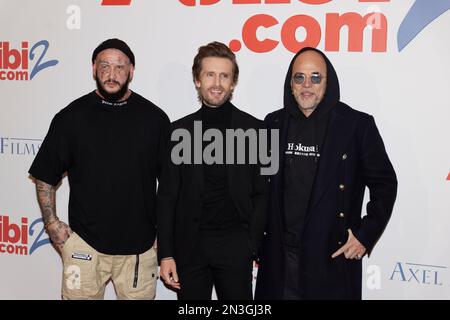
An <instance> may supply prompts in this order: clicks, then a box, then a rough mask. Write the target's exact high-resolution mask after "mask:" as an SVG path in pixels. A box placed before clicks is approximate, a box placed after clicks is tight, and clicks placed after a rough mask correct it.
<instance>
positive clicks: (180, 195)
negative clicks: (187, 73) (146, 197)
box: [157, 42, 269, 300]
mask: <svg viewBox="0 0 450 320" xmlns="http://www.w3.org/2000/svg"><path fill="white" fill-rule="evenodd" d="M192 73H193V78H194V83H195V86H196V89H197V92H198V97H199V100H200V101H201V103H202V107H201V109H200V110H198V111H197V112H195V113H193V114H190V115H188V116H186V117H184V118H182V119H180V120H177V121H175V122H174V123H172V128H171V142H170V143H169V145H170V147H169V148H168V150H169V154H168V155H167V160H166V166H165V168H164V169H163V176H162V179H161V184H160V187H159V190H158V200H157V212H158V256H159V258H160V259H161V270H160V274H161V278H162V279H163V280H164V282H165V283H166V284H167V285H168V286H170V287H172V288H174V289H176V290H177V293H178V298H179V299H183V300H186V299H188V300H192V299H201V300H210V299H211V295H212V289H213V286H215V289H216V293H217V297H218V299H247V300H250V299H252V280H253V275H252V271H253V261H254V259H255V258H256V256H257V253H258V251H259V248H260V246H261V243H262V239H263V237H264V234H263V233H264V227H265V224H266V216H267V209H268V199H269V181H268V177H267V176H264V175H261V169H262V168H261V165H260V162H259V161H251V159H252V158H253V160H255V159H254V157H255V156H256V154H257V153H256V149H255V148H254V147H256V146H257V145H258V140H259V139H258V138H257V136H258V134H257V131H259V129H263V128H264V123H263V122H262V121H260V120H258V119H256V118H254V117H252V116H250V115H249V114H247V113H245V112H243V111H240V110H239V109H238V108H236V107H235V106H234V105H233V104H232V103H231V102H230V100H231V97H232V93H233V90H234V87H235V86H236V84H237V80H238V75H239V69H238V65H237V63H236V57H235V55H234V53H233V52H231V50H230V49H229V48H228V47H227V46H225V45H224V44H222V43H218V42H213V43H210V44H208V45H206V46H202V47H200V49H199V51H198V54H197V56H196V57H195V59H194V64H193V67H192ZM230 129H233V130H236V129H237V130H236V131H231V132H234V133H236V134H237V136H239V135H241V138H244V139H243V140H246V138H245V137H243V136H242V134H244V133H246V134H248V136H247V137H248V141H247V140H246V141H247V142H246V143H244V144H241V147H242V148H239V147H237V148H235V147H234V146H233V147H232V148H231V149H230V148H229V146H230V143H231V142H232V141H233V140H234V138H233V139H231V140H229V139H228V136H229V133H230ZM244 135H245V134H244ZM250 136H252V138H251V137H250ZM199 137H200V139H201V140H200V142H198V139H199ZM202 137H203V139H202ZM224 137H226V138H224ZM180 138H181V139H180ZM178 140H181V141H180V142H179V141H178ZM202 140H203V141H202ZM219 140H220V141H219ZM225 140H226V145H227V146H226V147H225V146H224V142H225ZM238 140H239V138H238ZM209 141H212V142H211V143H209ZM241 141H242V139H241ZM220 142H222V143H220ZM243 153H244V154H243ZM234 156H236V157H234ZM225 158H226V160H225ZM236 158H238V160H237V161H234V160H236ZM239 158H240V160H239Z"/></svg>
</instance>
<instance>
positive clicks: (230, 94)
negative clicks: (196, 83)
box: [197, 88, 233, 107]
mask: <svg viewBox="0 0 450 320" xmlns="http://www.w3.org/2000/svg"><path fill="white" fill-rule="evenodd" d="M220 89H222V90H223V88H220ZM197 98H198V101H200V102H201V103H205V104H206V105H208V106H213V107H220V106H221V105H223V104H224V103H225V102H227V101H228V100H230V101H231V99H233V90H231V91H230V92H228V93H227V94H225V95H224V97H223V98H222V99H220V100H212V99H210V98H209V97H208V95H207V94H205V95H203V94H202V92H200V89H197Z"/></svg>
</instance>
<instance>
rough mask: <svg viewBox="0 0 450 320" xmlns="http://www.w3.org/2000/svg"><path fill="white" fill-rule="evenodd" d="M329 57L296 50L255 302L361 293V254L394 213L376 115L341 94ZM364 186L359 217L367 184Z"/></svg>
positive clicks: (273, 117) (279, 114)
mask: <svg viewBox="0 0 450 320" xmlns="http://www.w3.org/2000/svg"><path fill="white" fill-rule="evenodd" d="M339 98H340V97H339V82H338V78H337V75H336V72H335V70H334V68H333V66H332V64H331V63H330V61H329V60H328V59H327V57H326V56H325V55H324V54H323V53H322V52H320V51H319V50H317V49H313V48H304V49H302V50H300V51H299V52H298V53H297V54H296V55H295V57H294V58H293V59H292V62H291V64H290V66H289V70H288V72H287V75H286V80H285V84H284V108H283V109H281V110H278V111H275V112H273V113H271V114H269V115H268V116H267V117H266V123H267V126H268V127H269V129H276V130H279V132H280V151H281V152H280V159H279V163H280V170H279V171H278V173H277V174H275V175H274V176H273V177H272V179H271V198H270V208H269V217H268V224H267V232H266V236H265V238H264V244H263V249H262V253H261V257H260V265H259V271H258V279H257V284H256V292H255V298H256V299H361V281H362V260H361V258H362V257H363V256H364V255H365V254H366V253H368V254H370V252H371V251H372V249H373V247H374V245H375V243H376V242H377V240H378V239H379V237H380V236H381V234H382V233H383V230H384V228H385V227H386V224H387V222H388V220H389V218H390V216H391V213H392V209H393V206H394V201H395V198H396V193H397V179H396V175H395V171H394V169H393V167H392V165H391V162H390V160H389V158H388V156H387V154H386V150H385V148H384V144H383V140H382V139H381V136H380V134H379V132H378V130H377V127H376V125H375V121H374V119H373V117H372V116H370V115H368V114H365V113H362V112H359V111H356V110H354V109H352V108H350V107H349V106H347V105H346V104H344V103H342V102H340V101H339ZM366 187H368V188H369V191H370V201H369V203H368V204H367V210H366V213H367V214H366V215H365V216H364V217H361V207H362V202H363V198H364V191H365V188H366Z"/></svg>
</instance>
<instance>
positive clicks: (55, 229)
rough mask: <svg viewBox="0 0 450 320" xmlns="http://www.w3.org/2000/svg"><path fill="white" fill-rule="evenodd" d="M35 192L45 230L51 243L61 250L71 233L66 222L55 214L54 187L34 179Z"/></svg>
mask: <svg viewBox="0 0 450 320" xmlns="http://www.w3.org/2000/svg"><path fill="white" fill-rule="evenodd" d="M36 193H37V199H38V202H39V207H40V208H41V212H42V219H43V220H44V225H45V226H46V231H47V233H48V235H49V236H50V239H51V240H52V242H53V244H54V245H55V246H56V248H57V249H58V251H59V252H61V249H62V247H63V246H64V243H65V242H66V240H67V239H68V238H69V236H70V234H71V233H72V230H70V228H69V226H68V225H67V224H65V223H64V222H62V221H59V219H58V216H57V215H56V188H55V187H54V186H52V185H50V184H47V183H45V182H43V181H41V180H38V179H36Z"/></svg>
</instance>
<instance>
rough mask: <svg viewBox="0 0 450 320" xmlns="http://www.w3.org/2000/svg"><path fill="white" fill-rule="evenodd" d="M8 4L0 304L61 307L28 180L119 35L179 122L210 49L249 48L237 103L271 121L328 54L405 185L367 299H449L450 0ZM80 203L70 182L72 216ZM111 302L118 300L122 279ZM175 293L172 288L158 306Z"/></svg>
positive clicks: (242, 53) (1, 71) (2, 87)
mask: <svg viewBox="0 0 450 320" xmlns="http://www.w3.org/2000/svg"><path fill="white" fill-rule="evenodd" d="M0 8H1V11H2V14H1V17H0V94H1V102H0V299H60V285H61V277H62V264H61V260H60V257H59V255H58V254H57V252H56V251H55V250H54V248H53V247H52V246H51V245H50V243H49V240H48V238H47V235H46V233H44V230H43V223H42V220H41V218H40V217H41V214H40V210H39V207H38V204H37V201H36V195H35V186H34V184H33V182H32V180H31V179H30V177H29V176H28V173H27V171H28V169H29V167H30V165H31V162H32V161H33V159H34V157H35V155H36V153H37V151H38V150H39V147H40V144H41V142H42V139H43V138H44V136H45V134H46V132H47V130H48V127H49V124H50V121H51V119H52V118H53V116H54V115H55V114H56V113H57V112H58V111H59V110H60V109H62V108H64V107H65V106H66V105H67V104H68V103H70V102H71V101H73V100H74V99H76V98H78V97H80V96H82V95H84V94H86V93H87V92H89V91H91V90H93V89H94V88H95V82H94V80H93V79H92V70H91V55H92V51H93V50H94V48H95V47H96V46H97V45H98V44H99V43H101V42H102V41H103V40H105V39H108V38H113V37H118V38H120V39H123V40H124V41H126V42H127V43H128V44H129V45H130V47H131V49H132V50H133V51H134V54H135V56H136V71H135V77H134V80H133V82H132V84H131V89H132V90H134V91H136V92H138V93H140V94H141V95H143V96H144V97H146V98H147V99H149V100H151V101H153V102H154V103H155V104H157V105H158V106H159V107H161V108H162V109H163V110H164V111H165V112H166V113H167V114H168V116H169V117H170V119H171V120H172V121H173V120H176V119H178V118H180V117H182V116H184V115H186V114H188V113H191V112H193V111H195V110H197V109H198V108H199V104H198V101H197V94H196V91H195V89H194V84H193V82H192V76H191V66H192V60H193V58H194V56H195V54H196V52H197V49H198V47H199V46H201V45H204V44H206V43H208V42H211V41H221V42H224V43H226V44H227V45H229V46H230V48H231V49H232V50H233V51H234V52H235V53H236V55H237V59H238V63H239V66H240V69H241V72H240V79H239V84H238V86H237V88H236V90H235V93H234V100H233V102H234V103H235V104H236V105H237V106H238V107H240V108H241V109H243V110H245V111H247V112H249V113H250V114H252V115H254V116H256V117H258V118H260V119H263V118H264V117H265V115H266V114H268V113H269V112H271V111H274V110H276V109H278V108H280V107H282V93H283V83H284V77H285V73H286V71H287V68H288V64H289V62H290V60H291V58H292V56H293V54H294V52H297V51H298V50H299V49H300V48H302V47H304V46H313V47H317V48H319V49H321V50H323V51H324V52H325V53H326V54H327V55H328V57H329V58H330V60H331V62H332V63H333V64H334V66H335V68H336V71H337V74H338V76H339V79H340V84H341V99H342V101H344V102H346V103H347V104H349V105H350V106H352V107H353V108H355V109H358V110H361V111H364V112H367V113H370V114H372V115H374V117H375V120H376V122H377V125H378V127H379V130H380V132H381V135H382V136H383V139H384V142H385V145H386V149H387V151H388V154H389V156H390V158H391V160H392V163H393V165H394V168H395V169H396V172H397V175H398V181H399V189H398V197H397V202H396V204H395V207H394V212H393V215H392V218H391V220H390V222H389V224H388V226H387V228H386V230H385V232H384V234H383V236H382V237H381V239H380V241H379V242H378V244H377V246H376V247H375V250H374V251H373V254H372V255H371V256H370V258H367V257H365V258H364V269H363V278H364V279H363V298H364V299H449V298H450V270H449V269H450V235H449V230H450V122H449V121H450V77H449V76H448V73H449V71H450V59H449V57H450V41H449V30H450V12H448V9H449V8H450V1H449V0H378V1H376V0H359V1H358V0H199V1H198V0H151V1H150V0H103V1H102V0H78V1H77V0H58V1H52V0H42V1H34V0H9V1H8V0H0ZM114 147H115V148H119V149H120V148H122V147H123V146H121V145H119V144H118V145H116V146H114ZM68 194H69V185H68V182H67V179H66V178H65V179H63V181H62V185H61V186H60V188H59V190H58V192H57V212H58V214H59V216H60V217H61V218H62V219H64V220H67V205H68ZM366 201H367V197H366ZM363 214H364V212H363ZM124 236H126V235H124ZM257 271H258V268H257V266H255V268H254V276H255V278H256V276H257ZM106 298H107V299H114V298H115V295H114V289H113V286H112V285H111V284H109V285H108V288H107V294H106ZM175 298H176V295H175V294H174V293H173V292H172V291H170V290H168V289H166V288H165V287H164V286H163V285H162V283H161V282H160V281H159V283H158V288H157V299H175Z"/></svg>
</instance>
